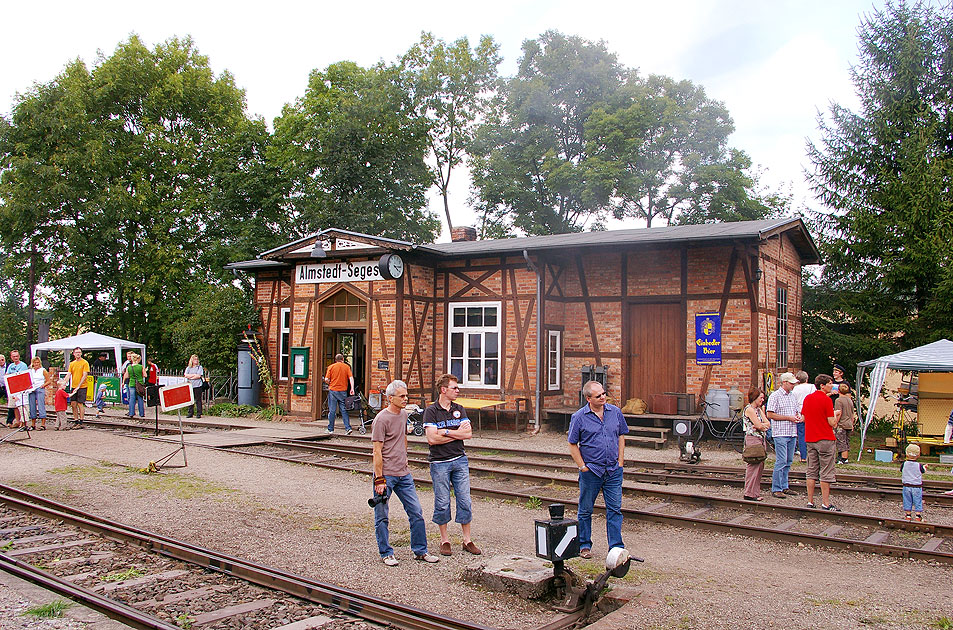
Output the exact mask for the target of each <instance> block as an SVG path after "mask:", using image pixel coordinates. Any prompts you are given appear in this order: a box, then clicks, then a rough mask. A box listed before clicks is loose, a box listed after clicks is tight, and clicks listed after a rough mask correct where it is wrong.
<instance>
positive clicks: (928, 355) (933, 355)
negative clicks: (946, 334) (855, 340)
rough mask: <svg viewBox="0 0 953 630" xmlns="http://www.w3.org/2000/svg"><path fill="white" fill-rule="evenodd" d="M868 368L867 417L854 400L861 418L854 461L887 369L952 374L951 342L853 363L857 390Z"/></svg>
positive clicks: (870, 420)
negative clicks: (855, 370)
mask: <svg viewBox="0 0 953 630" xmlns="http://www.w3.org/2000/svg"><path fill="white" fill-rule="evenodd" d="M867 368H872V370H871V373H870V405H869V406H868V409H867V414H866V415H864V413H863V405H862V404H861V402H860V396H858V397H857V404H858V407H859V409H858V415H859V416H863V417H864V424H863V425H862V426H861V430H860V450H859V451H858V452H857V461H860V454H861V453H862V452H863V450H864V439H865V438H866V437H867V427H869V426H870V423H871V422H872V421H873V419H874V407H875V406H876V405H875V402H876V400H877V398H878V397H879V396H880V389H881V388H882V387H883V384H884V377H885V376H886V374H887V370H888V369H889V370H900V371H903V372H953V341H950V340H949V339H940V340H939V341H934V342H933V343H928V344H927V345H925V346H920V347H919V348H911V349H910V350H904V351H903V352H898V353H896V354H888V355H887V356H883V357H880V358H879V359H872V360H870V361H864V362H862V363H858V364H857V387H858V390H859V389H860V383H861V380H862V379H863V378H864V371H866V369H867Z"/></svg>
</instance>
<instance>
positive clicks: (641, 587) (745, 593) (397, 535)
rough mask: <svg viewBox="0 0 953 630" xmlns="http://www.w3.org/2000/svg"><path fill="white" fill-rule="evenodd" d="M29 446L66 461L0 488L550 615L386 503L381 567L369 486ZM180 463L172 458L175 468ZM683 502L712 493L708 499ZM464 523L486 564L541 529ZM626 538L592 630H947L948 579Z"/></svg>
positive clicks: (854, 557)
mask: <svg viewBox="0 0 953 630" xmlns="http://www.w3.org/2000/svg"><path fill="white" fill-rule="evenodd" d="M249 424H251V423H249ZM32 435H33V438H32V442H33V443H35V444H38V445H43V446H48V447H51V448H56V449H59V450H63V451H66V452H68V453H71V454H72V456H65V455H61V454H58V453H49V452H43V451H38V450H35V449H27V448H22V447H18V446H14V445H7V444H3V445H0V479H2V480H3V482H4V483H9V484H12V485H17V486H20V487H25V488H26V489H29V490H32V491H34V492H37V493H40V494H44V495H47V496H51V497H54V498H58V499H60V500H63V501H64V502H67V503H70V504H73V505H76V506H79V507H81V508H83V509H86V510H90V511H92V512H95V513H97V514H100V515H103V516H106V517H108V518H113V519H116V520H119V521H123V522H128V523H133V524H137V525H139V526H142V527H144V528H146V529H151V530H155V531H158V532H162V533H165V534H168V535H172V536H176V537H178V538H182V539H185V540H188V541H190V542H193V543H195V544H199V545H204V546H208V547H212V548H214V549H217V550H220V551H223V552H226V553H231V554H235V555H239V556H242V557H245V558H248V559H251V560H255V561H257V562H261V563H264V564H268V565H273V566H277V567H281V568H284V569H287V570H290V571H294V572H296V573H300V574H303V575H306V576H309V577H312V578H315V579H319V580H324V581H328V582H334V583H337V584H341V585H344V586H347V587H350V588H354V589H356V590H360V591H364V592H368V593H372V594H374V595H377V596H380V597H384V598H388V599H393V600H397V601H400V602H404V603H407V604H411V605H415V606H419V607H422V608H427V609H431V610H436V611H439V612H442V613H446V614H449V615H452V616H455V617H460V618H465V619H478V620H479V621H480V622H481V623H484V624H486V625H489V626H495V627H501V628H534V627H538V626H540V625H542V624H543V623H547V622H548V621H551V620H552V619H554V618H555V617H556V616H557V615H556V614H555V613H553V612H552V611H551V610H550V609H549V608H547V607H546V606H544V605H541V604H539V603H536V602H526V601H522V600H519V599H517V598H516V597H515V596H512V595H504V594H499V593H493V592H489V591H486V590H484V589H481V588H478V587H474V586H472V585H469V584H467V583H464V582H462V581H461V580H460V576H461V574H462V573H463V570H464V569H465V568H466V567H467V566H468V565H472V564H473V563H478V562H479V559H478V558H474V557H473V556H469V555H467V554H462V553H461V552H460V550H459V545H460V542H461V540H460V538H459V528H457V527H455V526H453V525H452V526H451V532H452V533H453V534H454V535H455V538H454V543H455V545H454V546H455V549H454V555H453V556H452V557H450V558H442V559H441V562H440V563H439V564H436V565H424V564H422V563H417V562H414V561H413V559H412V554H411V551H410V549H409V533H408V529H407V522H406V518H405V517H404V515H403V512H402V510H401V508H400V507H399V503H398V502H395V503H394V505H393V506H392V508H391V538H392V544H394V546H395V548H396V550H397V557H398V558H399V559H400V560H401V564H400V566H398V567H395V568H388V567H385V566H384V565H383V564H381V562H380V560H379V557H378V554H377V550H376V544H375V543H374V531H373V520H372V514H371V512H370V510H369V509H368V508H367V504H366V500H367V497H368V494H369V488H368V486H369V484H368V480H367V477H366V476H363V475H357V474H350V473H341V472H335V471H328V470H322V469H317V468H311V467H305V466H302V465H295V464H286V463H282V462H276V461H268V460H262V459H257V458H252V457H243V456H239V455H234V454H228V453H221V452H216V451H210V450H206V449H200V448H189V449H188V461H189V465H188V467H187V468H177V469H176V468H167V469H165V470H163V471H162V473H160V474H158V475H144V474H142V473H141V472H138V471H137V470H136V469H140V468H144V467H145V466H147V464H148V462H150V461H154V460H156V459H159V458H160V457H162V456H163V455H166V454H168V453H169V452H171V450H172V449H173V446H172V445H170V444H166V443H158V442H149V441H144V440H137V439H133V438H126V437H120V436H116V435H113V434H108V433H104V432H100V431H94V430H84V431H69V432H54V431H45V432H36V433H33V434H32ZM472 443H473V444H475V445H481V446H490V447H492V446H500V447H507V446H508V447H518V448H535V449H539V450H553V451H558V452H565V437H564V436H563V435H562V434H554V433H543V434H540V435H537V436H529V435H521V436H515V435H513V434H499V435H497V436H495V437H494V436H491V435H490V434H489V433H488V432H487V433H486V434H485V435H484V437H481V438H476V439H474V440H472ZM627 453H628V454H629V456H630V457H632V458H639V459H657V460H659V461H674V460H675V459H677V453H676V452H675V451H674V450H672V449H666V450H659V451H656V450H652V449H635V448H631V447H630V448H629V449H628V450H627ZM737 459H738V455H737V454H736V453H734V452H733V451H731V452H724V453H721V452H717V451H714V450H712V451H710V452H706V456H705V462H706V463H732V464H736V463H737ZM567 460H568V455H567ZM180 462H181V455H177V456H176V457H175V458H173V460H172V463H180ZM111 464H118V466H116V465H111ZM127 467H128V468H127ZM693 491H696V492H700V493H705V492H708V493H712V494H721V493H722V492H723V490H722V489H721V488H714V489H713V488H706V487H705V486H697V487H694V489H693ZM729 492H730V491H729ZM726 493H727V492H726ZM419 494H420V497H421V503H422V504H423V506H424V513H425V517H427V518H428V521H429V510H430V509H431V508H432V505H433V494H432V492H431V491H430V490H429V489H428V488H422V489H420V491H419ZM845 507H850V506H848V505H845ZM881 509H882V507H881ZM861 511H868V510H861ZM946 511H947V512H949V510H946ZM474 514H475V517H474V523H473V535H474V540H475V541H476V542H477V544H478V545H479V546H480V547H481V548H483V550H484V554H486V555H487V556H489V555H499V554H507V555H509V554H522V555H532V549H533V539H532V521H533V520H534V519H536V518H545V516H546V515H545V511H544V510H531V509H527V508H525V507H521V506H517V505H514V504H511V503H505V502H501V501H499V500H483V499H479V498H477V499H475V500H474ZM947 518H949V517H948V516H947ZM427 531H428V537H429V540H430V541H431V549H432V550H435V549H436V545H437V543H438V542H439V536H438V534H437V528H436V526H435V525H433V524H432V523H429V522H428V528H427ZM593 531H594V532H595V533H596V535H595V536H594V541H595V543H596V544H595V548H594V549H593V551H594V552H595V553H596V556H597V557H598V555H599V554H601V553H605V551H606V549H605V543H604V537H603V535H602V532H604V531H605V525H604V520H602V519H599V518H598V517H596V518H595V519H594V523H593ZM623 535H624V537H625V540H626V544H627V546H628V547H629V549H630V550H631V551H632V553H633V554H635V555H639V556H642V557H644V558H645V564H644V565H633V570H632V571H631V572H630V575H629V576H628V577H627V578H626V579H625V580H623V581H617V582H616V584H617V591H620V592H621V591H624V592H629V593H630V594H633V595H636V596H637V597H636V599H635V600H634V601H633V602H632V603H631V604H629V605H628V606H625V607H623V608H622V609H620V610H619V611H616V612H615V613H612V614H611V615H609V616H607V617H605V618H603V619H602V620H601V621H600V622H599V624H598V625H599V627H600V628H613V627H625V628H646V629H649V628H658V629H667V628H673V629H674V628H693V629H694V628H697V629H699V630H701V629H720V628H727V627H742V628H785V629H788V630H790V629H798V628H805V629H806V628H857V627H866V628H933V627H941V628H942V627H953V626H946V625H943V624H944V623H953V604H950V596H949V593H950V586H949V585H950V584H951V583H953V567H951V566H948V565H936V564H932V563H925V562H918V561H912V560H897V559H889V558H883V557H875V556H869V555H865V554H858V553H850V552H837V551H830V550H823V549H817V548H813V547H803V546H800V545H793V544H784V543H774V542H768V541H762V540H755V539H750V538H746V537H742V536H732V535H724V534H715V533H710V532H705V531H688V530H682V529H677V528H672V527H666V526H660V525H655V524H651V523H643V522H633V521H626V523H625V526H624V531H623ZM570 564H571V565H572V566H574V567H576V568H577V569H579V570H581V571H582V572H595V571H597V570H598V563H597V562H593V561H588V562H586V561H582V560H578V559H577V560H574V561H572V562H571V563H570ZM943 593H946V595H943ZM5 597H7V594H5V593H4V591H3V589H0V615H2V616H3V617H6V616H7V615H6V613H7V611H8V610H9V609H8V608H7V607H6V603H5V599H3V598H5ZM7 619H9V617H7ZM7 627H12V628H20V627H23V626H15V625H6V621H5V620H4V619H3V618H0V628H7Z"/></svg>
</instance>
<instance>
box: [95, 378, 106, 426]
mask: <svg viewBox="0 0 953 630" xmlns="http://www.w3.org/2000/svg"><path fill="white" fill-rule="evenodd" d="M106 389H108V388H107V387H106V383H100V384H99V387H98V388H96V397H95V399H94V400H93V406H94V407H96V408H97V409H99V411H97V412H96V417H97V418H98V417H99V416H101V415H102V414H103V408H104V407H105V406H106Z"/></svg>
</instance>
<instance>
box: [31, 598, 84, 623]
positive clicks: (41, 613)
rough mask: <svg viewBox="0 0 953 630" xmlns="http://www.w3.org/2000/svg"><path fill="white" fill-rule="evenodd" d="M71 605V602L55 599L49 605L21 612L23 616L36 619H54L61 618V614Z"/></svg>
mask: <svg viewBox="0 0 953 630" xmlns="http://www.w3.org/2000/svg"><path fill="white" fill-rule="evenodd" d="M72 605H73V602H69V601H66V600H65V599H57V600H54V601H52V602H50V603H49V604H43V605H42V606H34V607H33V608H27V609H26V610H25V611H23V616H24V617H26V616H30V617H36V618H38V619H55V618H57V617H62V616H63V612H64V611H66V609H67V608H69V607H70V606H72Z"/></svg>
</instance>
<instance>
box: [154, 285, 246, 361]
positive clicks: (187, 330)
mask: <svg viewBox="0 0 953 630" xmlns="http://www.w3.org/2000/svg"><path fill="white" fill-rule="evenodd" d="M252 304H253V300H252V296H251V295H249V294H248V293H247V292H245V291H243V290H241V289H238V288H236V287H234V286H230V285H226V286H221V287H216V286H211V287H208V288H206V289H204V290H203V291H202V292H201V293H199V294H198V295H197V296H196V299H195V300H193V301H192V303H191V308H190V311H189V313H188V315H187V316H186V317H183V318H182V319H180V320H178V321H177V322H176V323H175V325H174V326H173V330H172V345H173V346H174V347H175V351H176V358H177V359H178V360H179V363H180V364H181V365H186V364H187V362H188V359H189V357H190V356H192V355H193V354H197V355H199V357H200V358H201V360H202V364H203V365H204V366H205V367H206V368H207V369H209V370H213V371H227V370H231V369H233V367H234V365H235V358H236V356H237V355H236V350H235V348H236V344H237V343H238V340H239V337H240V336H241V334H242V331H243V330H245V329H246V327H247V326H248V325H251V326H258V324H259V320H258V316H257V313H256V311H255V308H254V307H253V306H252Z"/></svg>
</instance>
